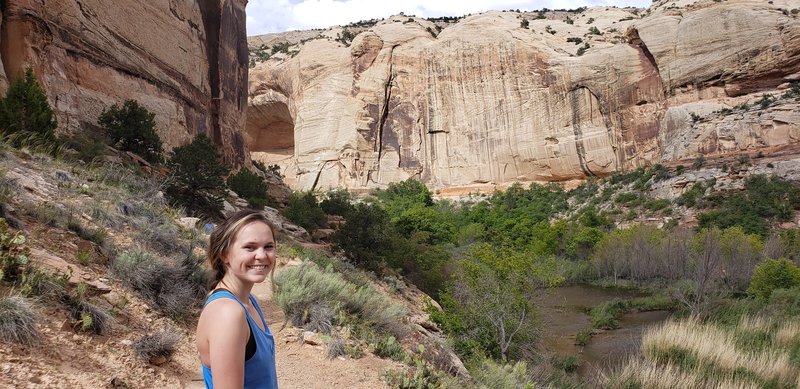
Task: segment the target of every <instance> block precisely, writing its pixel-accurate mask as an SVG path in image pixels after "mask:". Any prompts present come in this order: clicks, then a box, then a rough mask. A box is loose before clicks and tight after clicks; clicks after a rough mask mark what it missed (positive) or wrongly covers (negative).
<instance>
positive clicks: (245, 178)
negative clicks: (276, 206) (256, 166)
mask: <svg viewBox="0 0 800 389" xmlns="http://www.w3.org/2000/svg"><path fill="white" fill-rule="evenodd" d="M228 187H229V188H231V190H232V191H234V192H236V194H238V195H239V197H241V198H243V199H246V200H247V202H248V203H249V204H250V206H251V207H253V208H256V209H262V208H264V207H265V206H267V205H269V204H271V203H273V202H272V201H271V200H270V198H269V195H267V184H266V183H265V182H264V179H262V178H261V176H259V175H258V174H256V173H253V172H251V171H250V170H247V169H241V170H239V171H238V172H237V173H236V174H232V175H231V176H229V177H228Z"/></svg>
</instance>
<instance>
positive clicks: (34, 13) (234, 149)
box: [0, 0, 249, 164]
mask: <svg viewBox="0 0 800 389" xmlns="http://www.w3.org/2000/svg"><path fill="white" fill-rule="evenodd" d="M3 3H4V5H3V8H2V24H0V58H1V62H2V63H1V64H0V65H2V66H0V93H5V90H6V89H7V87H8V80H7V78H6V76H8V77H10V78H13V77H16V76H17V75H19V74H21V73H22V72H23V71H24V69H25V68H26V67H27V66H32V67H33V69H34V71H35V73H36V75H37V78H38V79H39V80H40V82H41V83H42V84H43V86H44V88H45V90H46V93H47V95H48V99H49V100H50V104H51V106H53V107H54V110H55V111H56V115H57V119H58V122H59V127H60V130H61V131H62V132H76V131H81V130H83V129H85V128H87V127H91V126H96V125H97V118H98V116H99V115H100V113H101V112H102V111H103V109H106V108H108V107H109V106H110V105H112V104H115V103H120V102H122V101H123V100H126V99H136V100H138V101H139V103H140V104H141V105H143V106H144V107H146V108H147V109H148V110H150V111H151V112H153V113H155V114H156V116H155V120H156V130H157V132H158V134H159V136H160V137H161V139H162V141H163V142H164V144H165V146H166V148H167V149H169V148H172V147H174V146H178V145H182V144H185V143H188V142H189V141H190V140H191V139H192V138H193V137H194V136H195V135H196V134H199V133H204V134H207V135H209V137H211V138H212V139H213V140H214V141H215V142H216V143H217V144H218V145H219V146H220V149H221V151H222V153H223V154H224V155H225V157H226V159H227V160H228V161H229V162H234V163H237V164H238V163H241V162H243V161H245V160H248V161H249V159H248V158H247V157H248V154H247V150H246V148H245V144H244V142H243V139H242V136H241V133H240V129H241V128H243V127H244V121H245V112H246V85H247V46H246V36H245V14H244V8H245V4H246V3H247V2H246V1H245V0H208V1H206V0H203V1H176V0H156V1H146V2H140V1H122V2H120V1H110V0H57V1H46V2H42V1H36V0H7V1H4V2H3Z"/></svg>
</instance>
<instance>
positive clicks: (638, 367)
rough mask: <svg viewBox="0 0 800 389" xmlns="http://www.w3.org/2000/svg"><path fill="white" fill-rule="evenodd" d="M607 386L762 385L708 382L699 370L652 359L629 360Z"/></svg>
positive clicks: (720, 388)
mask: <svg viewBox="0 0 800 389" xmlns="http://www.w3.org/2000/svg"><path fill="white" fill-rule="evenodd" d="M606 387H610V388H623V387H641V388H652V389H675V388H681V389H758V388H760V387H761V386H760V385H756V384H753V383H751V382H746V381H738V382H734V381H732V380H721V381H718V382H708V381H706V380H704V379H703V378H702V373H701V372H699V371H697V370H690V371H684V370H682V369H681V368H680V367H678V366H675V365H661V364H656V363H654V362H651V361H643V360H634V361H631V362H629V363H628V364H627V365H626V366H625V367H624V368H623V369H622V371H620V372H619V373H618V374H617V375H616V376H615V377H614V378H613V380H612V381H611V382H609V383H608V384H607V385H606Z"/></svg>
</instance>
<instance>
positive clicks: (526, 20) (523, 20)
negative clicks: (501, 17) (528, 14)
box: [519, 19, 530, 29]
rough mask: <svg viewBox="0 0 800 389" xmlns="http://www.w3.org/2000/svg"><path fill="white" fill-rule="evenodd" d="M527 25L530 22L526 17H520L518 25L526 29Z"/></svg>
mask: <svg viewBox="0 0 800 389" xmlns="http://www.w3.org/2000/svg"><path fill="white" fill-rule="evenodd" d="M529 25H530V22H529V21H528V19H522V21H520V22H519V26H520V27H521V28H525V29H527V28H528V26H529Z"/></svg>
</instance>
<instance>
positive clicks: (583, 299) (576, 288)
mask: <svg viewBox="0 0 800 389" xmlns="http://www.w3.org/2000/svg"><path fill="white" fill-rule="evenodd" d="M641 296H642V295H641V294H639V293H636V292H630V291H625V290H617V289H608V288H600V287H594V286H586V285H573V286H567V287H563V288H556V289H554V290H553V291H552V292H551V293H550V294H548V295H546V296H544V297H543V298H542V299H541V300H540V301H538V302H537V304H538V306H539V308H540V310H541V313H542V322H543V327H544V337H543V341H544V346H545V348H547V350H549V351H550V352H551V353H553V354H554V355H557V356H569V355H580V360H581V367H580V369H579V370H578V373H579V374H580V375H581V376H583V377H589V376H590V375H591V374H592V373H593V372H594V371H595V370H596V369H602V370H605V371H608V370H610V369H614V368H616V367H619V366H620V365H621V364H622V363H624V362H625V361H626V360H627V359H628V358H629V357H630V356H631V355H634V354H635V353H637V352H638V350H639V345H640V343H641V339H642V333H643V331H644V330H645V329H646V328H648V327H649V326H651V325H653V324H656V323H660V322H662V321H664V320H665V319H667V318H668V317H669V315H670V313H669V312H667V311H652V312H638V313H629V314H625V315H623V316H622V317H621V318H620V320H619V323H620V328H619V329H616V330H611V331H600V332H599V333H596V334H595V335H594V336H593V337H592V340H591V341H590V342H589V344H588V345H587V346H585V347H581V346H577V345H575V334H577V333H578V332H580V331H581V330H584V329H588V328H591V322H590V319H589V314H588V312H589V309H591V308H592V307H594V306H596V305H598V304H600V303H603V302H605V301H611V300H613V299H615V298H617V299H631V298H636V297H641Z"/></svg>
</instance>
